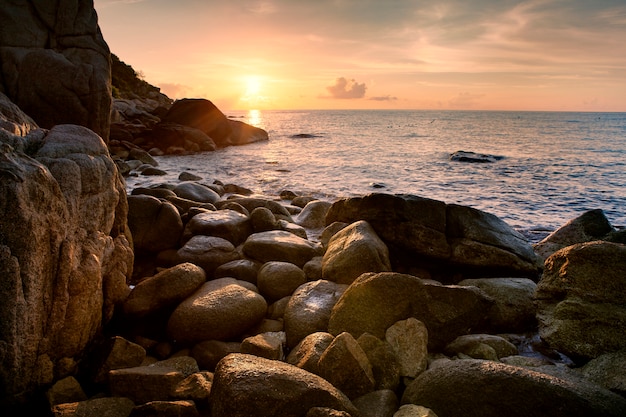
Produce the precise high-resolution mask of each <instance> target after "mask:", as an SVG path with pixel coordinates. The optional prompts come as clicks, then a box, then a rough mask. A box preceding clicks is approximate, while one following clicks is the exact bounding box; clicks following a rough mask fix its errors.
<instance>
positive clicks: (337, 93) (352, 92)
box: [326, 77, 367, 99]
mask: <svg viewBox="0 0 626 417" xmlns="http://www.w3.org/2000/svg"><path fill="white" fill-rule="evenodd" d="M326 90H328V92H329V93H330V97H331V98H337V99H353V98H363V97H365V90H367V86H366V85H365V83H362V84H359V83H357V82H356V81H355V80H354V79H351V80H348V79H347V78H345V77H339V78H337V79H336V80H335V84H333V85H331V86H328V87H326Z"/></svg>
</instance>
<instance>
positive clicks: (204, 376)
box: [172, 371, 213, 406]
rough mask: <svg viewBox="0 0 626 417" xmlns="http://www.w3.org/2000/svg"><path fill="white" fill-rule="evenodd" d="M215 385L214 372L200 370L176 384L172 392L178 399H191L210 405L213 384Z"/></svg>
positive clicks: (200, 403) (203, 404)
mask: <svg viewBox="0 0 626 417" xmlns="http://www.w3.org/2000/svg"><path fill="white" fill-rule="evenodd" d="M212 385H213V373H212V372H207V371H200V372H196V373H193V374H191V375H189V376H188V377H187V378H185V379H183V380H182V381H180V382H179V383H178V385H176V387H175V388H174V391H173V392H172V398H176V399H178V400H190V401H193V402H195V403H196V404H199V405H202V406H208V401H209V395H210V394H211V386H212Z"/></svg>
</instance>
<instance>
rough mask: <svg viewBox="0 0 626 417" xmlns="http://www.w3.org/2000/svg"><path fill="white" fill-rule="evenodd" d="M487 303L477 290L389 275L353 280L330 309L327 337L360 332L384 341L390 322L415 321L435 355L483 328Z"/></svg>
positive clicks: (483, 294) (395, 274)
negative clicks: (330, 334) (448, 345)
mask: <svg viewBox="0 0 626 417" xmlns="http://www.w3.org/2000/svg"><path fill="white" fill-rule="evenodd" d="M491 304H492V301H491V300H490V299H489V298H488V297H487V295H486V294H485V293H484V292H482V291H481V290H479V289H478V288H476V287H460V286H453V285H451V286H444V285H440V284H438V283H435V282H433V281H425V280H422V279H420V278H418V277H415V276H412V275H406V274H399V273H394V272H381V273H378V274H375V273H367V274H363V275H361V276H360V277H359V278H357V279H356V280H355V281H354V282H353V283H352V284H351V285H350V287H348V289H347V290H346V291H345V292H344V293H343V295H342V296H341V298H339V301H337V304H335V307H334V308H333V310H332V313H331V315H330V319H329V323H328V332H329V333H332V334H334V335H337V334H340V333H342V332H350V333H351V334H352V335H353V336H355V337H357V338H358V337H359V336H360V335H361V334H363V333H366V332H367V333H371V334H372V335H374V336H376V337H378V338H380V339H383V338H384V337H385V332H386V331H387V329H388V328H389V327H390V326H391V325H393V324H394V323H395V322H397V321H400V320H406V319H408V318H409V317H414V318H416V319H418V320H420V321H422V322H423V323H424V324H425V325H426V328H427V329H428V335H429V337H428V348H429V350H437V349H438V348H442V347H443V346H445V345H446V344H447V343H449V342H451V341H452V340H454V339H455V338H456V337H457V336H460V335H462V334H467V333H468V331H469V330H470V329H476V328H480V327H482V326H484V325H485V321H486V319H487V313H488V309H489V307H490V306H491Z"/></svg>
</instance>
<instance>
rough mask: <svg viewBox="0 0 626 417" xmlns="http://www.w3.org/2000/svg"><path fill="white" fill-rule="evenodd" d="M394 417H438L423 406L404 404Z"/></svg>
mask: <svg viewBox="0 0 626 417" xmlns="http://www.w3.org/2000/svg"><path fill="white" fill-rule="evenodd" d="M393 417H437V414H435V413H434V412H433V410H431V409H430V408H426V407H422V406H421V405H415V404H404V405H403V406H402V407H400V408H399V409H398V411H397V412H395V413H394V414H393Z"/></svg>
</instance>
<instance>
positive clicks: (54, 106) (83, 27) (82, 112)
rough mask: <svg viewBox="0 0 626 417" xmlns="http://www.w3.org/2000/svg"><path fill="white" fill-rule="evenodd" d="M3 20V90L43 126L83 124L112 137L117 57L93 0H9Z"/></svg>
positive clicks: (0, 37)
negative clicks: (114, 58)
mask: <svg viewBox="0 0 626 417" xmlns="http://www.w3.org/2000/svg"><path fill="white" fill-rule="evenodd" d="M7 3H8V4H7ZM0 22H2V24H1V25H0V92H2V93H4V94H5V95H6V96H7V97H9V99H11V101H13V102H14V103H15V104H17V105H18V106H19V107H20V108H21V109H22V110H23V111H24V112H25V113H26V114H28V115H29V116H31V117H32V118H33V119H34V120H35V121H36V122H37V124H38V125H39V126H41V127H43V128H51V127H52V126H54V125H57V124H63V123H71V124H77V125H81V126H85V127H88V128H90V129H91V130H93V131H94V132H96V133H97V134H99V135H100V136H101V137H102V138H103V139H104V140H105V141H106V140H108V136H109V124H110V111H111V58H110V52H109V48H108V46H107V44H106V42H105V41H104V39H103V37H102V34H101V32H100V29H99V27H98V19H97V15H96V11H95V9H94V7H93V1H92V0H50V1H45V2H44V1H34V0H20V1H10V2H4V3H3V5H2V7H0Z"/></svg>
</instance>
